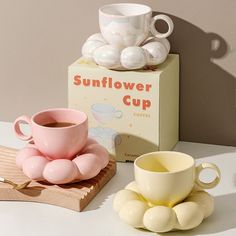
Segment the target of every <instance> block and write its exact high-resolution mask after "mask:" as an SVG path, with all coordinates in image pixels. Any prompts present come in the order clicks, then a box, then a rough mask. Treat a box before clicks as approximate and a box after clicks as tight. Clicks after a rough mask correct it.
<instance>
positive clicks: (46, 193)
mask: <svg viewBox="0 0 236 236" xmlns="http://www.w3.org/2000/svg"><path fill="white" fill-rule="evenodd" d="M16 153H17V150H16V149H12V148H8V147H2V146H0V176H1V177H3V178H6V179H9V180H12V181H13V182H16V183H23V182H25V181H28V180H29V178H28V177H26V176H25V175H24V174H23V172H22V171H21V170H19V169H18V167H17V166H16V164H15V156H16ZM115 173H116V163H115V161H114V160H110V161H109V164H108V165H107V167H106V168H104V169H103V170H101V172H100V173H99V174H98V175H97V176H96V177H94V178H92V179H90V180H85V181H81V182H78V183H72V184H66V185H53V184H45V183H39V182H36V181H32V182H31V183H30V185H29V186H28V187H27V188H25V189H22V190H15V189H12V186H11V185H9V184H6V183H0V200H15V201H30V202H41V203H47V204H52V205H57V206H61V207H65V208H68V209H72V210H75V211H82V210H83V209H84V207H85V206H87V205H88V203H89V202H90V201H91V200H92V199H93V198H94V197H95V195H96V194H97V193H98V192H99V191H100V190H101V189H102V187H103V186H104V185H105V184H106V183H107V182H108V181H109V180H110V179H111V178H112V177H113V176H114V175H115Z"/></svg>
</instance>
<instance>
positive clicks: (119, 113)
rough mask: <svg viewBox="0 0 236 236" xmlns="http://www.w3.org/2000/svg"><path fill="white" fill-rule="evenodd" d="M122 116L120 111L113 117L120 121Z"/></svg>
mask: <svg viewBox="0 0 236 236" xmlns="http://www.w3.org/2000/svg"><path fill="white" fill-rule="evenodd" d="M122 115H123V113H122V111H119V110H118V111H116V112H115V117H116V118H118V119H120V118H121V117H122Z"/></svg>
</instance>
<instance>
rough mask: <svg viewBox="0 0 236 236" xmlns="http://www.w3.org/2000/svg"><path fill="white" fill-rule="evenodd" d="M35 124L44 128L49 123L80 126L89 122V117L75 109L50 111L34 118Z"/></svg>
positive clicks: (40, 113) (38, 114)
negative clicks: (66, 123)
mask: <svg viewBox="0 0 236 236" xmlns="http://www.w3.org/2000/svg"><path fill="white" fill-rule="evenodd" d="M32 120H33V122H34V123H36V124H37V125H40V126H44V125H46V124H49V123H64V122H68V123H72V124H74V125H79V124H82V123H84V122H85V121H86V120H87V115H86V114H85V113H84V112H81V111H77V110H73V109H66V108H65V109H64V108H61V109H50V110H45V111H42V112H39V113H37V114H35V115H34V116H33V117H32Z"/></svg>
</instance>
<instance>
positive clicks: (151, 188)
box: [134, 151, 220, 207]
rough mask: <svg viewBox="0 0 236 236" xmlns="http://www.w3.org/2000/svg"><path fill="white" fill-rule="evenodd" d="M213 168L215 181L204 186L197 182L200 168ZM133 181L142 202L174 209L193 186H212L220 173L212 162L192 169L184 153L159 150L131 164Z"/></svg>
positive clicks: (190, 159) (199, 181)
mask: <svg viewBox="0 0 236 236" xmlns="http://www.w3.org/2000/svg"><path fill="white" fill-rule="evenodd" d="M207 168H209V169H213V170H214V171H215V173H216V177H215V179H214V180H213V181H212V182H210V183H204V182H202V181H201V180H200V179H199V174H200V172H201V171H202V170H203V169H207ZM134 174H135V181H136V183H137V185H138V188H139V190H140V192H141V194H142V195H143V197H144V198H145V199H147V200H148V201H149V202H150V203H152V204H155V205H165V206H170V207H172V206H174V205H175V204H177V203H179V202H181V201H182V200H183V199H185V198H186V197H187V196H188V195H189V193H190V192H191V190H192V188H193V186H194V184H196V185H198V186H199V187H201V188H204V189H209V188H213V187H215V186H216V185H217V184H218V183H219V181H220V170H219V168H218V167H217V166H216V165H215V164H213V163H201V164H200V165H198V166H197V167H196V166H195V161H194V159H193V158H192V157H191V156H190V155H187V154H185V153H181V152H172V151H162V152H152V153H147V154H144V155H142V156H140V157H138V158H137V159H136V160H135V162H134Z"/></svg>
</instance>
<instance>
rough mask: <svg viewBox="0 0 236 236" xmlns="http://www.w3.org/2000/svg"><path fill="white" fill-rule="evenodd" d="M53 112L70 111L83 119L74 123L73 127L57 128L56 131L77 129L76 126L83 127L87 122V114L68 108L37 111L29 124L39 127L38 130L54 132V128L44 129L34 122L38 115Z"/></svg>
mask: <svg viewBox="0 0 236 236" xmlns="http://www.w3.org/2000/svg"><path fill="white" fill-rule="evenodd" d="M54 111H70V112H74V113H77V114H80V115H82V117H83V119H82V121H81V122H78V123H76V124H74V125H71V126H67V127H57V128H56V130H62V129H73V128H75V127H78V126H80V125H83V124H84V123H86V122H87V120H88V116H87V114H86V113H85V112H83V111H79V110H75V109H70V108H51V109H45V110H42V111H39V112H37V113H35V114H34V115H33V116H32V118H31V122H32V123H33V124H34V125H36V126H38V127H40V128H43V129H51V130H55V128H54V127H46V126H43V125H42V124H39V123H38V122H36V120H35V119H36V118H37V117H38V116H39V115H41V114H43V113H48V112H54Z"/></svg>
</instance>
